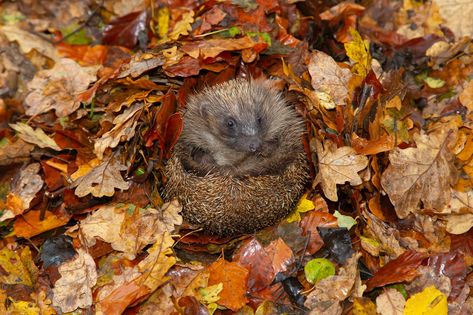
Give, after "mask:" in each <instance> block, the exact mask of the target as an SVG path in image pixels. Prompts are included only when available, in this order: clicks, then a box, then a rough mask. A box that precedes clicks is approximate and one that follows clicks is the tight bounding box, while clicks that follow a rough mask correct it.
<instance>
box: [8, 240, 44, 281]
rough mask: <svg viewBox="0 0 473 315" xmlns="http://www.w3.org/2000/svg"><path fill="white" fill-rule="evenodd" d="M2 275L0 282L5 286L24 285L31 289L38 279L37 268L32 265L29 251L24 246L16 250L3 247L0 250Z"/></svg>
mask: <svg viewBox="0 0 473 315" xmlns="http://www.w3.org/2000/svg"><path fill="white" fill-rule="evenodd" d="M0 266H1V268H2V271H3V272H2V274H1V275H0V282H1V283H2V284H3V285H5V286H8V285H25V286H28V287H31V288H33V286H34V285H35V283H36V282H37V280H38V279H37V278H38V268H36V266H35V265H34V262H33V257H32V256H31V250H30V248H29V247H27V246H25V247H22V248H18V249H16V250H11V249H9V248H8V247H4V248H2V249H1V250H0Z"/></svg>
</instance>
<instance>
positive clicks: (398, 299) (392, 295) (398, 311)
mask: <svg viewBox="0 0 473 315" xmlns="http://www.w3.org/2000/svg"><path fill="white" fill-rule="evenodd" d="M404 304H406V299H405V298H404V296H403V295H402V294H401V292H399V291H398V290H396V289H391V288H388V289H385V290H384V291H383V292H382V293H381V294H380V295H378V297H377V298H376V311H377V312H378V313H379V314H383V315H403V314H404Z"/></svg>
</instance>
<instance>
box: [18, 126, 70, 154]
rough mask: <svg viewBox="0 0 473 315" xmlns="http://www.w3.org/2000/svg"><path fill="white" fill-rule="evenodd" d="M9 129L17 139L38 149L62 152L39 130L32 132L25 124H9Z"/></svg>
mask: <svg viewBox="0 0 473 315" xmlns="http://www.w3.org/2000/svg"><path fill="white" fill-rule="evenodd" d="M10 127H11V128H12V129H13V130H15V131H16V132H17V133H18V137H20V138H21V139H23V140H24V141H26V142H29V143H32V144H36V145H37V146H38V147H40V148H49V149H53V150H55V151H61V150H62V149H61V148H60V147H59V146H58V145H57V144H56V142H55V141H54V140H53V139H51V138H50V137H49V136H48V135H47V134H45V133H44V131H43V129H41V128H36V129H35V130H33V128H31V127H30V126H28V125H27V124H25V123H16V124H10Z"/></svg>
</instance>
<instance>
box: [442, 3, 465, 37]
mask: <svg viewBox="0 0 473 315" xmlns="http://www.w3.org/2000/svg"><path fill="white" fill-rule="evenodd" d="M435 3H436V4H437V5H438V7H439V9H440V14H441V15H442V17H443V18H444V19H445V24H446V26H447V27H448V28H450V29H451V30H452V31H453V33H454V34H455V36H456V37H457V38H460V37H462V36H469V37H470V38H471V37H473V19H471V17H472V16H473V2H471V1H469V0H436V1H435Z"/></svg>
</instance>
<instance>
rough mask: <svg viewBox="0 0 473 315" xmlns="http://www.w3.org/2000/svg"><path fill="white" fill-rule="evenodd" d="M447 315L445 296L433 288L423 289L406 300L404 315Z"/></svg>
mask: <svg viewBox="0 0 473 315" xmlns="http://www.w3.org/2000/svg"><path fill="white" fill-rule="evenodd" d="M424 314H425V315H427V314H428V315H447V314H448V304H447V297H446V296H445V294H443V293H442V292H440V291H439V290H437V289H436V288H435V287H434V286H430V287H427V288H425V289H424V290H423V291H422V292H420V293H417V294H414V295H413V296H411V297H410V298H409V300H407V302H406V306H405V307H404V315H424Z"/></svg>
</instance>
